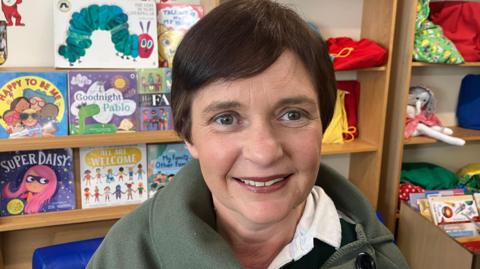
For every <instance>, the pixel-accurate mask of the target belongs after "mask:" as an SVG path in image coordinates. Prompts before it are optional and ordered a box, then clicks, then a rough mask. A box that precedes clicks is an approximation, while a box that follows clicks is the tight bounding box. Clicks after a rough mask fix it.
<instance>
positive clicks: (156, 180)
mask: <svg viewBox="0 0 480 269" xmlns="http://www.w3.org/2000/svg"><path fill="white" fill-rule="evenodd" d="M147 159H148V168H147V176H148V187H147V190H148V195H149V197H152V196H153V195H154V194H155V192H157V191H158V190H160V189H162V188H163V187H165V186H166V185H167V184H168V183H169V182H170V181H172V180H173V176H175V174H177V172H178V171H179V170H180V169H181V168H182V167H183V166H184V165H185V164H186V163H187V162H188V161H190V160H191V159H192V156H191V155H190V152H188V150H187V147H186V146H185V144H184V143H171V144H151V145H148V146H147Z"/></svg>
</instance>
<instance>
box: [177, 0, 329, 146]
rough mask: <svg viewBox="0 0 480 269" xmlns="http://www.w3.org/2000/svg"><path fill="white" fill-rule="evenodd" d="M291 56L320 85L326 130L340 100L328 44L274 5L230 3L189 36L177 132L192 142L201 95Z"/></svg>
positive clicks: (180, 66) (180, 76) (183, 46)
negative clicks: (193, 113)
mask: <svg viewBox="0 0 480 269" xmlns="http://www.w3.org/2000/svg"><path fill="white" fill-rule="evenodd" d="M285 50H289V51H291V52H293V53H294V54H295V55H296V56H297V57H298V58H299V60H300V62H301V63H303V65H304V67H305V69H306V70H307V72H308V74H309V76H310V78H311V81H312V82H313V83H314V86H315V89H316V91H317V97H318V101H319V105H320V116H321V120H322V125H323V130H325V129H326V127H327V126H328V124H329V123H330V120H331V118H332V115H333V109H334V105H335V97H336V85H335V73H334V71H333V67H332V63H331V60H330V57H329V55H328V48H327V46H326V44H325V41H324V40H323V39H322V37H321V36H320V34H319V33H316V32H314V31H313V30H311V29H310V27H309V26H308V25H307V24H306V22H305V21H304V20H302V19H301V18H300V17H299V16H298V15H297V14H296V13H295V12H294V11H292V10H291V9H289V8H287V7H285V6H283V5H280V4H278V3H275V2H272V1H269V0H231V1H227V2H225V3H223V4H221V5H219V6H218V7H216V8H215V9H213V10H212V11H211V12H210V13H208V14H207V15H206V16H205V17H204V18H203V19H201V20H200V21H199V22H198V23H197V24H195V25H194V26H193V27H192V28H191V29H190V30H189V31H188V32H187V34H186V35H185V37H184V38H183V40H182V42H181V43H180V45H179V47H178V49H177V51H176V54H175V58H174V60H173V70H172V80H173V81H172V111H173V117H174V127H175V130H176V131H177V132H178V133H179V134H180V136H182V137H183V138H184V139H186V140H187V141H188V142H191V126H192V122H191V105H192V100H193V96H194V95H195V93H196V92H197V91H198V90H199V89H201V88H202V87H204V86H207V85H208V84H210V83H212V82H215V81H219V80H226V81H229V80H230V81H231V80H236V79H240V78H248V77H252V76H255V75H257V74H260V73H261V72H263V71H264V70H266V69H267V68H268V67H270V66H271V65H272V64H273V63H274V62H275V61H276V60H277V59H278V57H280V55H281V54H282V53H283V52H284V51H285Z"/></svg>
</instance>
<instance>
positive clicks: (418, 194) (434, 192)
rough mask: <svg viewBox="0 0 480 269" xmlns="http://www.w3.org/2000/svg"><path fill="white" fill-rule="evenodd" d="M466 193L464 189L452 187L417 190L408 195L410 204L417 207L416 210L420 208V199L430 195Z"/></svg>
mask: <svg viewBox="0 0 480 269" xmlns="http://www.w3.org/2000/svg"><path fill="white" fill-rule="evenodd" d="M464 193H465V190H464V189H450V190H428V191H425V192H416V193H409V194H408V196H409V198H408V204H409V205H410V206H411V207H413V208H415V210H417V211H418V210H419V208H418V203H417V200H418V199H422V198H428V197H430V196H453V195H462V194H464Z"/></svg>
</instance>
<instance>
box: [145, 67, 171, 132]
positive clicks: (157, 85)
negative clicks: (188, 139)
mask: <svg viewBox="0 0 480 269" xmlns="http://www.w3.org/2000/svg"><path fill="white" fill-rule="evenodd" d="M171 87H172V70H171V69H170V68H151V69H140V70H138V93H139V99H140V113H139V114H140V122H139V125H140V130H141V131H158V130H161V131H165V130H172V129H173V119H172V108H171V106H170V92H171Z"/></svg>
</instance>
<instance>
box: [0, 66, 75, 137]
mask: <svg viewBox="0 0 480 269" xmlns="http://www.w3.org/2000/svg"><path fill="white" fill-rule="evenodd" d="M67 96H68V91H67V74H66V73H65V72H0V138H23V137H51V136H63V135H67V134H68V119H67V118H68V117H67V111H68V109H67V107H68V99H67V98H68V97H67Z"/></svg>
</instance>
